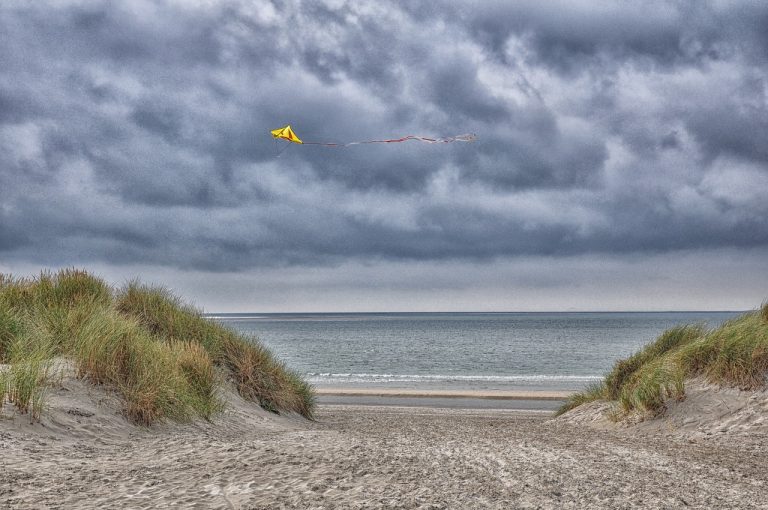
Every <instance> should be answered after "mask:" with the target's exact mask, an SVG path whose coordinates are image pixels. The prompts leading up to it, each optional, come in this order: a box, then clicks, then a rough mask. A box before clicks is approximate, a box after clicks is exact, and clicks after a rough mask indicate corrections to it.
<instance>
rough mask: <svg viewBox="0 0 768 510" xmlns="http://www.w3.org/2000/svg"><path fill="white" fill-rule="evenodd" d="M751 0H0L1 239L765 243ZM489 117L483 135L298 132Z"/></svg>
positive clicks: (207, 243)
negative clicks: (444, 139)
mask: <svg viewBox="0 0 768 510" xmlns="http://www.w3.org/2000/svg"><path fill="white" fill-rule="evenodd" d="M766 22H768V7H766V6H765V5H764V4H763V3H762V2H739V3H733V4H729V3H727V2H725V3H723V2H698V1H696V2H694V1H687V2H684V1H654V2H633V3H628V2H619V1H616V2H603V3H600V4H599V5H597V6H596V5H595V4H594V2H573V1H568V2H566V1H562V2H535V1H523V2H476V3H466V2H464V3H456V2H409V3H407V4H405V5H399V4H397V3H382V2H343V1H330V0H329V1H327V2H323V1H305V2H298V1H293V2H266V1H264V2H256V3H253V2H240V1H235V0H231V1H230V0H226V1H225V0H222V1H220V2H210V3H204V4H201V5H192V4H189V3H185V2H174V1H170V0H169V1H163V2H144V1H140V2H139V1H136V2H128V1H126V2H90V3H82V2H50V3H48V2H34V3H29V2H21V1H10V2H3V3H2V4H1V5H0V35H2V40H3V41H4V43H3V45H0V68H2V69H3V71H2V73H0V257H2V259H3V260H5V261H11V260H16V261H22V262H28V263H42V264H52V265H67V264H81V263H82V264H87V263H92V262H102V263H111V264H152V265H160V266H174V267H177V268H182V269H196V270H201V269H202V270H208V271H211V270H225V271H239V270H245V269H249V268H254V267H269V266H287V265H290V266H294V267H298V266H314V265H327V264H340V263H346V262H348V261H350V260H351V261H355V260H359V259H367V260H393V261H397V260H411V261H413V260H415V261H422V260H423V261H438V260H440V261H447V260H460V259H461V260H482V261H490V260H500V259H504V258H509V257H520V256H531V257H536V256H549V257H565V256H579V255H580V254H604V255H607V254H628V253H637V252H644V253H665V252H668V251H673V250H686V249H706V250H718V249H730V248H734V249H746V248H759V247H765V246H766V244H768V221H766V220H765V218H766V217H768V216H766V214H768V206H766V205H765V204H766V203H767V202H766V201H765V199H764V194H765V191H766V190H768V152H766V146H765V140H766V139H768V121H767V120H766V119H768V99H767V97H768V36H766V33H765V30H764V27H765V24H766ZM289 122H290V123H292V124H293V125H294V128H295V129H296V131H297V132H298V134H299V135H300V136H301V137H303V138H305V139H307V140H317V141H349V140H357V139H370V138H382V137H395V136H402V135H406V134H424V135H453V134H459V133H464V132H475V133H477V134H478V136H479V139H478V141H477V142H476V143H474V144H458V143H457V144H452V145H425V144H419V143H417V142H408V143H405V144H399V145H367V146H355V147H348V148H344V149H329V148H323V147H313V146H302V147H299V146H291V147H288V148H285V147H284V146H283V143H282V142H278V141H275V140H272V139H271V138H270V137H269V136H268V131H269V130H270V129H273V128H275V127H279V126H281V125H283V124H286V123H289Z"/></svg>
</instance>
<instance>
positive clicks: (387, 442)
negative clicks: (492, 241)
mask: <svg viewBox="0 0 768 510" xmlns="http://www.w3.org/2000/svg"><path fill="white" fill-rule="evenodd" d="M85 392H88V393H87V394H86V393H85ZM83 395H86V396H85V397H84V396H83ZM86 397H87V398H86ZM226 397H227V399H228V400H229V401H230V408H229V409H230V410H229V411H228V412H227V414H226V415H225V416H223V417H222V418H221V419H219V420H217V423H216V424H215V425H210V424H193V425H184V426H172V425H164V426H160V427H156V428H153V429H151V430H145V429H139V428H135V427H132V426H130V425H127V424H126V423H125V422H124V421H123V420H122V418H121V417H120V416H119V415H118V414H117V407H116V403H115V402H114V401H111V400H110V399H109V397H108V396H106V395H105V394H103V392H101V391H100V390H98V389H93V388H90V389H89V388H88V387H85V386H84V385H82V383H79V382H78V381H74V380H67V381H65V382H64V383H63V385H62V388H61V389H59V390H56V391H55V393H54V394H53V395H52V398H51V409H50V410H49V414H48V417H47V418H46V420H45V421H44V425H45V426H42V425H35V426H29V425H28V424H27V423H26V420H24V419H21V420H20V419H18V418H17V419H14V420H9V419H6V420H0V448H2V456H1V457H0V458H1V459H2V460H0V507H8V508H30V509H31V508H460V509H464V508H683V507H692V508H768V498H766V494H768V436H767V435H765V434H763V433H761V432H760V433H755V434H747V433H738V434H730V433H714V434H712V435H709V436H706V437H691V436H689V435H686V434H677V433H669V432H668V431H658V430H656V431H653V430H650V431H648V430H646V431H642V432H638V431H637V430H636V429H627V428H624V429H620V428H619V429H611V428H600V427H597V428H594V427H590V426H585V425H584V424H583V423H576V422H571V421H569V420H556V421H551V420H550V419H549V417H550V415H549V414H548V413H542V412H520V411H509V410H506V411H500V410H460V409H434V408H398V407H375V406H364V407H354V406H349V407H346V406H324V407H321V408H320V409H319V411H318V413H317V418H318V421H317V422H315V423H310V422H306V421H304V420H302V419H299V418H283V417H276V416H274V415H270V414H268V413H265V412H263V411H260V410H258V408H254V406H253V405H251V404H249V403H246V402H243V401H242V400H240V399H239V398H237V396H235V395H233V394H227V395H226Z"/></svg>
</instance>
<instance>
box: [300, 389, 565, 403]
mask: <svg viewBox="0 0 768 510" xmlns="http://www.w3.org/2000/svg"><path fill="white" fill-rule="evenodd" d="M574 393H576V392H575V391H533V390H532V391H503V390H421V389H418V390H416V389H414V390H409V389H387V388H315V394H316V395H318V396H333V397H397V398H476V399H486V400H566V399H568V397H570V396H571V395H573V394H574Z"/></svg>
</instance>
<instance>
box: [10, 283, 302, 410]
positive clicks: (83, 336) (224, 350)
mask: <svg viewBox="0 0 768 510" xmlns="http://www.w3.org/2000/svg"><path fill="white" fill-rule="evenodd" d="M62 356H63V357H68V358H70V359H72V360H74V362H75V367H76V369H77V373H78V375H79V376H80V377H83V378H86V379H87V380H89V381H91V382H93V383H94V384H100V385H105V386H108V387H109V388H112V389H113V390H115V391H116V392H117V393H118V394H119V395H120V396H121V397H122V398H123V401H124V408H123V412H124V414H125V416H126V417H127V418H128V419H129V420H131V421H133V422H135V423H137V424H142V425H150V424H152V423H154V422H156V421H160V420H164V419H171V420H177V421H184V420H188V419H191V418H193V417H196V416H199V417H202V418H205V419H210V418H212V417H213V416H215V415H216V413H218V412H220V411H221V410H222V409H223V407H224V404H223V402H222V400H221V399H220V393H221V386H222V384H224V383H225V382H226V381H232V382H233V383H234V384H235V386H236V387H237V389H238V391H239V392H240V393H241V395H243V396H244V397H245V398H248V399H250V400H253V401H255V402H258V403H259V404H260V405H261V406H262V407H264V408H266V409H269V410H271V411H273V412H286V411H287V412H296V413H299V414H301V415H303V416H306V417H308V418H311V416H312V410H313V407H314V394H313V392H312V388H311V387H310V386H309V385H308V384H307V383H306V382H305V381H304V380H303V379H302V378H301V377H300V376H299V375H298V374H296V373H294V372H292V371H290V370H288V369H287V368H286V367H285V365H284V364H283V363H281V362H280V361H278V360H276V359H275V358H274V357H273V356H272V354H271V353H270V352H269V351H267V350H266V349H265V348H264V347H263V346H261V345H260V344H259V343H258V341H257V340H256V339H254V338H248V337H244V336H242V335H240V334H239V333H237V332H235V331H233V330H231V329H228V328H226V327H224V326H222V325H221V324H218V323H216V322H214V321H211V320H208V319H206V318H204V317H203V316H202V315H201V313H200V312H199V311H198V310H197V309H195V308H194V307H192V306H189V305H186V304H184V303H183V302H181V300H180V299H179V298H178V297H176V296H174V295H172V294H171V293H170V292H168V291H167V290H165V289H162V288H157V287H147V286H142V285H140V284H139V283H138V282H132V283H130V284H128V285H127V286H126V287H125V288H123V289H121V290H120V291H118V292H116V291H114V290H113V289H112V288H111V287H109V286H108V285H107V284H106V283H105V282H103V281H102V280H100V279H98V278H96V277H94V276H91V275H89V274H88V273H86V272H84V271H79V270H75V269H67V270H63V271H60V272H58V273H47V272H44V273H41V275H40V276H39V277H38V278H14V277H13V276H10V275H0V362H2V363H8V364H9V367H8V368H7V369H6V370H3V371H2V372H0V377H1V379H2V380H0V402H2V401H5V400H10V401H12V402H13V403H14V404H15V405H16V407H17V408H18V409H19V411H21V412H25V413H27V412H28V413H30V416H32V417H33V419H38V418H39V415H40V412H41V411H42V409H43V406H44V402H45V390H46V388H47V387H48V384H49V379H50V367H51V366H52V362H53V360H54V358H55V357H62Z"/></svg>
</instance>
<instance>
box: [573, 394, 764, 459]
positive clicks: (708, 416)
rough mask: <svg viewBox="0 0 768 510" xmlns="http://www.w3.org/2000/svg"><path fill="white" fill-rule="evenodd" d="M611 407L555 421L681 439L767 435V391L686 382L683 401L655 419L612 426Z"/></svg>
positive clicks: (587, 408) (592, 407)
mask: <svg viewBox="0 0 768 510" xmlns="http://www.w3.org/2000/svg"><path fill="white" fill-rule="evenodd" d="M611 408H612V404H610V403H608V402H603V401H600V402H592V403H590V404H586V405H583V406H580V407H578V408H576V409H573V410H571V411H569V412H568V413H566V414H564V415H563V416H560V417H559V418H558V421H562V422H567V423H572V424H577V425H587V426H590V427H595V428H599V429H625V430H626V431H627V432H632V433H665V434H674V435H677V436H680V437H684V438H699V437H708V436H713V435H715V436H716V435H733V436H737V435H746V434H749V435H756V434H760V435H768V390H763V391H741V390H739V389H737V388H727V387H721V386H717V385H713V384H709V383H706V382H705V381H703V380H702V379H694V380H690V381H688V382H687V383H686V386H685V399H684V400H682V401H679V402H678V401H675V400H670V401H668V402H667V410H666V411H665V412H664V413H663V414H662V415H661V416H659V417H656V418H653V419H645V418H646V417H643V416H639V415H638V416H630V417H628V419H626V420H623V421H621V422H618V423H616V422H613V421H611V420H610V419H608V414H609V413H610V411H611ZM766 465H767V466H768V463H767V464H766Z"/></svg>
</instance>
